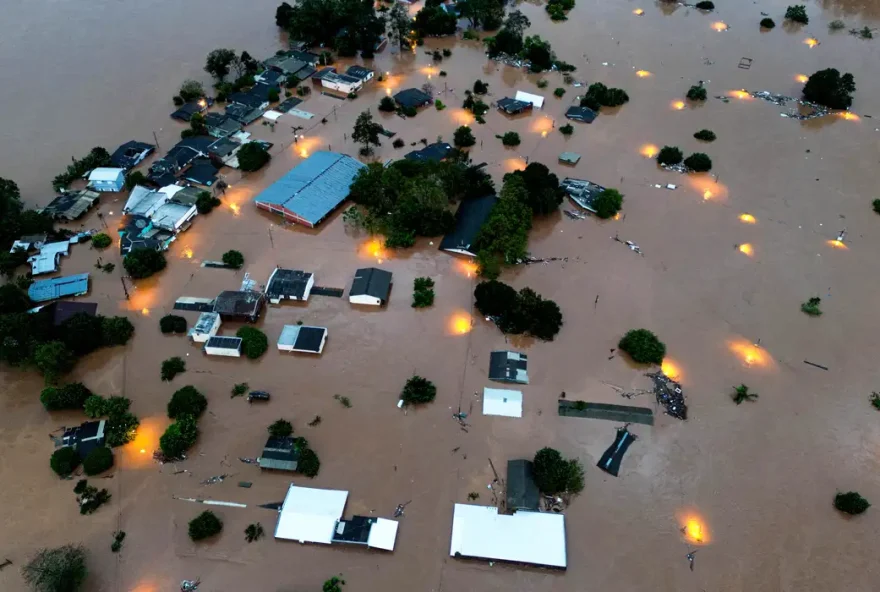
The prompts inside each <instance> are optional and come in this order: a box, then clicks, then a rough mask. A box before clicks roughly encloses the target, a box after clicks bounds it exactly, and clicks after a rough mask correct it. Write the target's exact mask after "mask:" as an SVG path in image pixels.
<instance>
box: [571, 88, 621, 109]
mask: <svg viewBox="0 0 880 592" xmlns="http://www.w3.org/2000/svg"><path fill="white" fill-rule="evenodd" d="M628 102H629V95H628V94H626V91H625V90H623V89H622V88H613V87H612V88H608V87H607V86H605V85H604V84H602V83H601V82H594V83H593V84H591V85H590V87H589V88H588V89H587V94H585V95H584V96H583V97H581V107H589V108H590V109H592V110H593V111H598V110H599V108H600V107H619V106H620V105H623V104H624V103H628Z"/></svg>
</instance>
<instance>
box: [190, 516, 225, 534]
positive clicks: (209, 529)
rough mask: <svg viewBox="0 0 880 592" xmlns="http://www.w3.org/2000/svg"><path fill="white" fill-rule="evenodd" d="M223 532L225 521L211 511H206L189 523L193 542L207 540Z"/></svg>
mask: <svg viewBox="0 0 880 592" xmlns="http://www.w3.org/2000/svg"><path fill="white" fill-rule="evenodd" d="M221 530H223V521H221V520H220V518H218V517H217V515H216V514H214V512H212V511H210V510H205V511H204V512H202V513H201V514H199V515H198V516H196V517H195V518H193V519H192V520H190V521H189V538H190V539H192V540H193V541H201V540H203V539H207V538H209V537H212V536H214V535H215V534H218V533H219V532H220V531H221Z"/></svg>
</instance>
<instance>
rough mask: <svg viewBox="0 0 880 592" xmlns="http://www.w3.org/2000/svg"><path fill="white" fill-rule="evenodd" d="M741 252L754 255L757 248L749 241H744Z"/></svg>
mask: <svg viewBox="0 0 880 592" xmlns="http://www.w3.org/2000/svg"><path fill="white" fill-rule="evenodd" d="M739 252H740V253H742V254H743V255H746V256H748V257H751V256H752V255H754V254H755V249H754V247H752V245H750V244H749V243H743V244H741V245H740V246H739Z"/></svg>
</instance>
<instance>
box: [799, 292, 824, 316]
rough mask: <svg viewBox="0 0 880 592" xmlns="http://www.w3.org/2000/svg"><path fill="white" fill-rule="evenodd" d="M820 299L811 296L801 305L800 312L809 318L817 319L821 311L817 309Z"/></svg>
mask: <svg viewBox="0 0 880 592" xmlns="http://www.w3.org/2000/svg"><path fill="white" fill-rule="evenodd" d="M821 302H822V299H821V298H819V297H818V296H813V297H812V298H810V299H809V300H807V301H806V302H804V303H802V304H801V311H803V312H804V313H806V314H808V315H810V316H811V317H818V316H819V315H821V314H822V310H821V309H820V308H819V304H821Z"/></svg>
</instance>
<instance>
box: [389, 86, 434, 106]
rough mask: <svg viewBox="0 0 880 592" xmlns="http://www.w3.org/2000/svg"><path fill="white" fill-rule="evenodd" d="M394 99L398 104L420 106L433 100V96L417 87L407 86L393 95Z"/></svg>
mask: <svg viewBox="0 0 880 592" xmlns="http://www.w3.org/2000/svg"><path fill="white" fill-rule="evenodd" d="M394 100H395V101H397V104H398V105H403V106H404V107H421V106H422V105H427V104H428V103H431V102H433V100H434V99H433V98H432V97H431V95H429V94H428V93H426V92H424V91H422V90H420V89H418V88H407V89H405V90H402V91H400V92H399V93H397V94H396V95H394Z"/></svg>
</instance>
